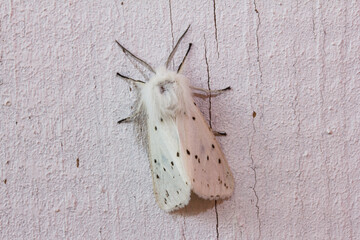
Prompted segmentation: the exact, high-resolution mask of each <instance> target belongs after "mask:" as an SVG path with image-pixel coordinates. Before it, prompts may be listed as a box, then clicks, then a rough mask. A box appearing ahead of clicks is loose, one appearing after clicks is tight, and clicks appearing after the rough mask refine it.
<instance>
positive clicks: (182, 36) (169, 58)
mask: <svg viewBox="0 0 360 240" xmlns="http://www.w3.org/2000/svg"><path fill="white" fill-rule="evenodd" d="M190 25H191V24H189V26H188V27H187V29H186V30H185V32H184V33H183V34H182V35H181V37H180V38H179V40H178V41H177V43H176V45H175V47H174V48H173V50H172V51H171V53H170V55H169V57H168V59H167V61H166V64H165V67H166V68H167V67H168V66H169V63H170V62H171V60H172V58H173V57H174V54H175V52H176V49H177V47H178V46H179V44H180V42H181V40H182V39H183V38H184V36H185V34H186V33H187V31H188V30H189V28H190Z"/></svg>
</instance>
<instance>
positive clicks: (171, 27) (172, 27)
mask: <svg viewBox="0 0 360 240" xmlns="http://www.w3.org/2000/svg"><path fill="white" fill-rule="evenodd" d="M169 14H170V29H171V38H172V47H174V42H175V40H174V24H173V19H172V11H171V0H169ZM172 64H173V67H174V60H172Z"/></svg>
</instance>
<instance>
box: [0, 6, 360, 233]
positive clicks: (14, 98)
mask: <svg viewBox="0 0 360 240" xmlns="http://www.w3.org/2000/svg"><path fill="white" fill-rule="evenodd" d="M180 2H181V3H180ZM359 16H360V3H359V1H295V0H291V1H285V0H284V1H258V0H256V1H253V0H251V1H243V0H242V1H228V2H225V1H218V0H217V1H216V0H213V1H173V0H164V1H146V2H144V1H142V3H140V1H133V2H130V1H123V2H121V1H118V0H115V1H97V2H93V1H68V2H66V3H63V2H62V1H35V0H29V1H15V0H13V1H11V0H10V1H3V2H2V3H1V5H0V98H1V99H0V100H1V102H0V104H1V107H0V137H1V138H0V180H1V182H0V239H143V238H144V237H147V238H148V239H216V238H218V239H360V161H359V160H360V143H359V136H360V129H359V123H360V107H359V104H360V79H359V78H360V62H359V54H360V18H359ZM189 23H191V24H192V25H191V29H190V31H189V33H188V35H187V36H186V38H185V39H184V42H183V44H182V45H181V46H180V48H179V54H178V55H176V57H175V62H176V65H177V64H178V63H179V61H180V59H181V58H182V56H183V53H184V52H185V51H186V47H187V43H189V42H192V43H194V45H193V49H192V51H191V52H190V55H189V57H188V60H187V62H186V67H185V75H187V76H188V77H189V78H190V80H191V82H192V83H193V85H195V86H199V87H207V85H208V82H209V84H210V86H211V88H212V89H218V88H221V87H225V86H228V85H231V86H232V88H233V90H232V91H230V92H227V93H226V94H223V95H221V96H218V97H216V98H212V100H211V111H209V102H208V101H204V100H201V99H200V100H197V102H198V105H199V106H200V108H201V110H202V111H203V112H204V114H205V116H206V118H207V119H210V116H209V114H210V112H211V121H212V125H213V127H214V128H215V129H218V130H224V131H226V132H227V133H228V136H227V137H222V138H219V142H220V144H221V145H222V147H223V150H224V152H225V155H226V156H227V159H228V161H229V164H230V166H231V167H232V169H233V172H234V176H235V179H236V189H235V193H234V195H233V197H232V198H231V199H229V200H227V201H223V202H220V203H218V204H217V206H216V207H215V204H214V202H213V201H203V200H200V199H197V198H196V197H195V196H193V199H194V200H193V201H192V203H191V204H190V206H189V207H188V208H186V209H184V210H183V211H180V212H178V213H176V214H168V213H165V212H163V211H161V210H160V209H159V208H158V207H157V205H156V203H155V200H154V197H153V193H152V183H151V178H150V170H149V165H148V162H147V157H146V153H145V150H144V149H143V148H142V147H141V146H140V145H138V144H137V142H136V141H137V140H136V137H135V132H134V131H133V128H132V125H131V124H128V125H120V126H119V125H117V124H116V121H117V120H119V119H121V118H123V117H126V116H128V115H129V113H130V111H131V110H130V108H131V106H132V105H133V103H134V100H135V94H134V91H129V87H128V85H127V84H126V82H124V81H122V80H121V79H118V78H116V77H115V72H116V71H120V72H121V73H123V74H127V75H130V76H133V77H134V78H141V75H140V74H139V73H138V72H137V71H136V69H134V68H133V67H132V65H131V63H130V62H129V61H128V59H126V58H125V56H124V54H123V53H122V52H121V51H120V49H119V48H118V47H117V46H116V45H115V43H114V40H115V39H118V40H119V41H121V42H122V43H123V44H124V45H125V46H127V47H128V48H129V49H131V50H133V51H134V53H136V54H137V55H139V56H141V57H143V58H144V59H146V60H147V61H148V62H150V63H152V64H153V65H158V64H160V63H162V62H164V60H165V58H166V56H167V55H168V53H169V52H170V50H171V49H172V46H173V45H174V42H175V41H176V39H177V38H178V37H179V36H180V35H181V33H182V32H183V31H184V29H185V28H186V27H187V25H188V24H189ZM207 68H208V69H209V76H208V73H207ZM253 111H255V112H256V117H255V118H253ZM77 159H78V164H77Z"/></svg>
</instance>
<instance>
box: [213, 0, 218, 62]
mask: <svg viewBox="0 0 360 240" xmlns="http://www.w3.org/2000/svg"><path fill="white" fill-rule="evenodd" d="M213 4H214V5H213V6H214V7H213V12H214V27H215V40H216V52H217V55H218V58H219V42H218V33H217V25H216V3H215V0H213Z"/></svg>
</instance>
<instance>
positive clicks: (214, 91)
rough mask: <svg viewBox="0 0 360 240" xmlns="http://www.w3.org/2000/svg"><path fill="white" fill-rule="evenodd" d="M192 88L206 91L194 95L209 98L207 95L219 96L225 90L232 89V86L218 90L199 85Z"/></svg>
mask: <svg viewBox="0 0 360 240" xmlns="http://www.w3.org/2000/svg"><path fill="white" fill-rule="evenodd" d="M191 88H192V89H193V90H196V91H200V92H202V93H205V94H201V93H194V95H195V96H196V97H202V98H207V97H210V96H212V95H213V96H214V95H215V96H217V95H219V94H221V93H223V92H225V91H228V90H231V87H230V86H229V87H226V88H223V89H218V90H208V89H204V88H197V87H192V86H191Z"/></svg>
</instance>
